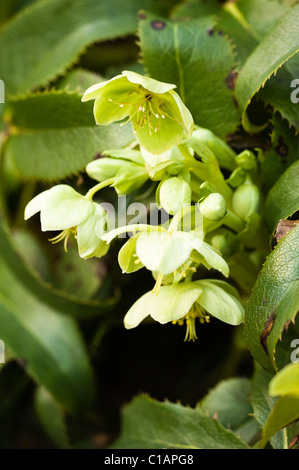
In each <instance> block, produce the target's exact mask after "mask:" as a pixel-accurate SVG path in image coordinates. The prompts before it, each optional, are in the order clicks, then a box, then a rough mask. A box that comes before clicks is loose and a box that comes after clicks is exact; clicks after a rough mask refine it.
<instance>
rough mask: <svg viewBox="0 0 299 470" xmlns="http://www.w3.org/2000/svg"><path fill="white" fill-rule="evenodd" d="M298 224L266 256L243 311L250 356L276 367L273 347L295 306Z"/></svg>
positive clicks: (298, 274)
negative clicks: (245, 309)
mask: <svg viewBox="0 0 299 470" xmlns="http://www.w3.org/2000/svg"><path fill="white" fill-rule="evenodd" d="M298 253H299V226H297V227H295V228H294V229H293V230H291V231H290V232H289V233H288V235H286V236H285V237H284V238H282V239H281V240H280V241H279V243H278V244H277V246H276V247H275V249H274V250H273V251H272V253H271V254H270V255H269V257H268V258H267V260H266V262H265V264H264V266H263V268H262V270H261V272H260V274H259V277H258V279H257V281H256V283H255V285H254V288H253V291H252V295H251V297H250V300H249V304H248V308H247V312H246V314H245V330H244V331H245V336H246V340H247V343H248V347H249V349H250V351H251V354H252V355H253V357H254V358H255V359H256V360H257V361H258V362H259V363H260V364H261V365H262V366H263V367H265V368H266V369H268V370H272V368H276V364H275V348H276V344H277V341H278V339H279V338H280V337H281V335H282V332H283V330H284V326H285V324H286V323H287V322H289V321H292V320H294V318H295V316H296V313H297V311H298V309H299V295H298V293H299V281H298V277H299V263H298Z"/></svg>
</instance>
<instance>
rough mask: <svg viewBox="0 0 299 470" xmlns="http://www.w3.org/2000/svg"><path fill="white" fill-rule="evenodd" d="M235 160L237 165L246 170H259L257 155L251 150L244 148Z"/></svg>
mask: <svg viewBox="0 0 299 470" xmlns="http://www.w3.org/2000/svg"><path fill="white" fill-rule="evenodd" d="M235 160H236V163H237V165H238V166H239V167H241V168H243V169H244V170H246V171H256V170H257V162H256V156H255V155H254V153H253V152H251V151H250V150H243V152H241V153H239V155H237V156H236V158H235Z"/></svg>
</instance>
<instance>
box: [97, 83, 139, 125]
mask: <svg viewBox="0 0 299 470" xmlns="http://www.w3.org/2000/svg"><path fill="white" fill-rule="evenodd" d="M138 101H140V95H139V93H138V89H137V87H136V85H133V84H132V83H130V82H129V81H128V80H127V79H126V78H125V77H124V78H123V79H119V80H116V81H114V82H112V81H110V82H109V83H108V84H107V85H106V86H105V87H102V88H101V90H100V91H99V96H98V98H97V99H96V100H95V104H94V109H93V112H94V117H95V120H96V123H97V124H101V125H107V124H110V123H112V122H114V121H121V120H122V119H124V118H125V117H126V116H129V115H130V114H132V113H133V112H134V111H135V109H136V103H137V102H138Z"/></svg>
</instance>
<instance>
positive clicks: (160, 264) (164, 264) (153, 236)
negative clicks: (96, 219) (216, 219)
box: [102, 224, 229, 290]
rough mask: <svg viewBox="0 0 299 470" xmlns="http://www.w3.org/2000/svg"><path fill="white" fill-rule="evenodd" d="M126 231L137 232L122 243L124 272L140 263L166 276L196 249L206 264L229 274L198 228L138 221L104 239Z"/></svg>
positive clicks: (224, 264) (104, 238)
mask: <svg viewBox="0 0 299 470" xmlns="http://www.w3.org/2000/svg"><path fill="white" fill-rule="evenodd" d="M125 232H133V233H134V236H133V237H132V238H131V239H129V240H128V241H127V242H126V244H125V245H124V246H123V247H122V250H121V257H119V261H120V264H121V268H122V269H123V271H124V272H133V271H134V270H135V271H136V268H135V269H133V266H134V265H137V266H139V265H140V267H143V266H145V267H146V268H147V269H149V270H150V271H153V272H158V273H160V275H161V276H162V277H163V276H164V275H167V274H170V273H173V272H175V271H177V270H178V269H179V268H181V266H183V265H184V263H185V262H186V261H187V260H188V259H189V257H190V255H191V253H192V251H193V250H194V251H196V252H198V253H200V255H201V257H202V258H203V260H204V261H205V266H208V267H209V268H214V269H217V270H218V271H220V272H221V273H222V274H223V275H224V276H226V277H228V274H229V268H228V265H227V263H226V262H225V260H224V259H223V258H222V257H221V255H220V254H219V253H218V252H217V251H216V250H214V249H213V248H212V247H211V246H210V245H209V244H208V243H205V242H204V241H202V240H201V239H200V238H199V237H198V235H197V234H196V233H195V232H183V231H179V230H173V229H172V227H171V226H170V227H169V229H168V230H166V229H165V228H163V227H159V226H152V225H142V224H139V225H138V224H136V225H127V226H126V227H120V228H118V229H115V230H112V231H111V232H108V233H106V234H105V235H103V236H102V240H105V241H107V243H110V242H111V241H112V240H113V238H115V237H117V236H118V235H120V234H122V233H125ZM137 232H138V233H137ZM133 260H134V261H133ZM161 276H160V279H159V282H160V284H161V282H162V279H161ZM158 287H159V286H158ZM157 290H158V289H157Z"/></svg>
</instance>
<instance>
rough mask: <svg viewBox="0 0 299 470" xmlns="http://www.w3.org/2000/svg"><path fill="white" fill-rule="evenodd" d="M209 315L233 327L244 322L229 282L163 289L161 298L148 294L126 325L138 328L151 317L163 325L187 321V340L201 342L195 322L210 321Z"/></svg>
mask: <svg viewBox="0 0 299 470" xmlns="http://www.w3.org/2000/svg"><path fill="white" fill-rule="evenodd" d="M206 312H207V313H209V314H211V315H212V316H213V317H215V318H218V319H219V320H221V321H223V322H224V323H228V324H230V325H239V324H240V323H242V322H243V320H244V308H243V306H242V304H241V303H240V301H239V300H238V293H237V291H236V290H235V289H234V288H233V287H232V286H230V285H229V284H228V283H227V282H225V281H219V280H215V279H204V280H200V281H194V282H182V283H179V284H173V285H171V286H162V287H161V288H160V291H159V294H158V295H156V294H155V293H153V292H147V293H146V294H144V295H143V296H142V297H140V299H138V300H137V301H136V302H135V303H134V304H133V305H132V307H131V308H130V309H129V311H128V312H127V314H126V316H125V318H124V325H125V328H127V329H131V328H135V327H136V326H138V325H139V323H141V322H142V321H143V320H144V319H145V318H146V317H147V316H151V317H152V318H153V319H154V320H156V321H158V322H159V323H161V324H165V323H168V322H173V323H178V324H179V325H183V324H184V321H186V326H187V331H186V336H185V341H186V340H192V341H194V340H195V339H197V336H196V330H195V320H196V318H198V319H199V321H200V323H204V322H205V321H207V322H209V316H208V315H207V314H206Z"/></svg>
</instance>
